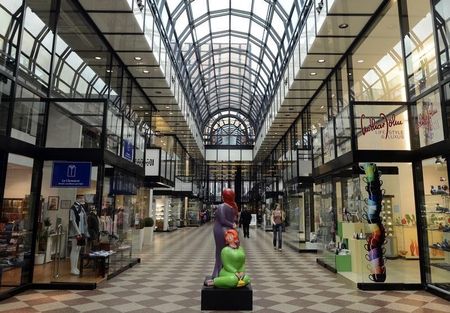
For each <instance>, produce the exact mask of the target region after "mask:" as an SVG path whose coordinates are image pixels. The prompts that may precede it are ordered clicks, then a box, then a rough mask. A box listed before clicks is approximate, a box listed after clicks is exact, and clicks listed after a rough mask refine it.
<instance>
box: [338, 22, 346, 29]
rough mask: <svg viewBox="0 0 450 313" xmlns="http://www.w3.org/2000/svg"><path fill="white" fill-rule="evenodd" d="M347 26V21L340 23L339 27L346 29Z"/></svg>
mask: <svg viewBox="0 0 450 313" xmlns="http://www.w3.org/2000/svg"><path fill="white" fill-rule="evenodd" d="M347 27H348V24H347V23H342V24H340V25H339V28H341V29H345V28H347Z"/></svg>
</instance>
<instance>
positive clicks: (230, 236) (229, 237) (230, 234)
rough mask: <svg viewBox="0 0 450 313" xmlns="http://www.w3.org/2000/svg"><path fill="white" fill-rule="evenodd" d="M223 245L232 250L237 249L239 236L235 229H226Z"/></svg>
mask: <svg viewBox="0 0 450 313" xmlns="http://www.w3.org/2000/svg"><path fill="white" fill-rule="evenodd" d="M225 243H226V244H227V245H228V246H231V247H232V248H236V247H239V234H238V232H237V230H236V229H228V230H227V231H226V232H225Z"/></svg>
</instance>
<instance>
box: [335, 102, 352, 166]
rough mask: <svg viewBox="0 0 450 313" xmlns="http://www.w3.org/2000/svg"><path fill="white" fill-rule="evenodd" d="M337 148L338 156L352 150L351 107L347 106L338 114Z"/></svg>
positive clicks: (336, 121)
mask: <svg viewBox="0 0 450 313" xmlns="http://www.w3.org/2000/svg"><path fill="white" fill-rule="evenodd" d="M335 123H336V127H335V129H336V148H337V156H338V157H339V156H341V155H343V154H345V153H347V152H349V151H350V150H351V148H352V147H351V136H352V130H351V127H350V107H349V106H346V107H345V108H344V109H343V110H341V111H340V112H339V114H338V115H336V118H335Z"/></svg>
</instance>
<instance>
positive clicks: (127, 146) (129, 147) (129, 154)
mask: <svg viewBox="0 0 450 313" xmlns="http://www.w3.org/2000/svg"><path fill="white" fill-rule="evenodd" d="M133 148H134V147H133V144H132V143H131V142H129V141H128V140H124V141H123V157H124V158H125V159H127V160H128V161H133Z"/></svg>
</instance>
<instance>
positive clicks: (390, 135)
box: [360, 113, 403, 139]
mask: <svg viewBox="0 0 450 313" xmlns="http://www.w3.org/2000/svg"><path fill="white" fill-rule="evenodd" d="M365 119H367V117H366V115H364V114H362V115H361V119H360V122H361V132H362V134H363V135H366V134H367V133H370V132H375V133H376V134H381V135H382V136H383V138H384V139H401V138H403V130H398V131H397V130H395V129H392V128H394V127H395V126H400V125H403V121H399V120H397V119H396V115H395V114H389V115H385V114H384V113H380V118H379V119H375V118H373V117H371V118H369V125H368V126H364V120H365Z"/></svg>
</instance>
